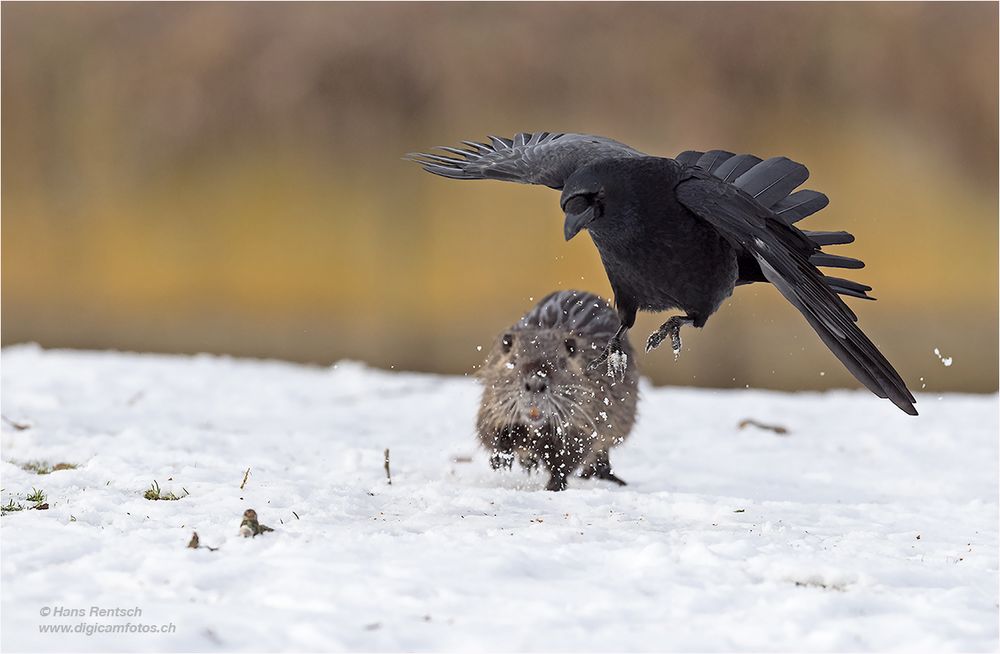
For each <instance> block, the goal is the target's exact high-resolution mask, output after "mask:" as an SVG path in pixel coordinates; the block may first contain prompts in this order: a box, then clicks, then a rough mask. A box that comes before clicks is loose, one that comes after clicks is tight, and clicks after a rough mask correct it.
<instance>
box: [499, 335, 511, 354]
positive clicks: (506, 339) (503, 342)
mask: <svg viewBox="0 0 1000 654" xmlns="http://www.w3.org/2000/svg"><path fill="white" fill-rule="evenodd" d="M513 345H514V335H513V334H504V335H503V336H502V337H501V338H500V346H501V347H502V348H503V351H504V352H510V348H511V347H512V346H513Z"/></svg>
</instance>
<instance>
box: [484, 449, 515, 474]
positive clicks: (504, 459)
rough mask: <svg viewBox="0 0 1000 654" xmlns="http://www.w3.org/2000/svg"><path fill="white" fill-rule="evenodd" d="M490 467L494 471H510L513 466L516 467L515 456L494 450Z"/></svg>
mask: <svg viewBox="0 0 1000 654" xmlns="http://www.w3.org/2000/svg"><path fill="white" fill-rule="evenodd" d="M490 465H491V466H492V467H493V469H494V470H500V469H501V468H506V469H507V470H510V468H511V466H513V465H514V454H513V453H512V452H501V451H499V450H493V456H491V457H490Z"/></svg>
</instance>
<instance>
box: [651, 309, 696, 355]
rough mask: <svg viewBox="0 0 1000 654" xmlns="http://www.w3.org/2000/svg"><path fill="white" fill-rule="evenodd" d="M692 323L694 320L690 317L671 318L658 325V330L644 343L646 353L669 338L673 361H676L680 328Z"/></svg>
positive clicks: (678, 352)
mask: <svg viewBox="0 0 1000 654" xmlns="http://www.w3.org/2000/svg"><path fill="white" fill-rule="evenodd" d="M694 321H695V319H694V318H693V317H691V316H673V317H671V318H670V320H668V321H667V322H665V323H663V324H662V325H660V328H659V329H657V330H656V331H655V332H653V333H652V334H650V335H649V339H648V340H647V341H646V351H647V352H649V351H650V350H652V349H655V348H656V347H658V346H659V345H660V343H662V342H663V341H664V340H665V339H666V338H667V337H668V336H669V337H670V344H671V346H673V350H674V359H676V358H677V357H678V356H680V353H681V327H683V326H684V325H690V324H692V323H694Z"/></svg>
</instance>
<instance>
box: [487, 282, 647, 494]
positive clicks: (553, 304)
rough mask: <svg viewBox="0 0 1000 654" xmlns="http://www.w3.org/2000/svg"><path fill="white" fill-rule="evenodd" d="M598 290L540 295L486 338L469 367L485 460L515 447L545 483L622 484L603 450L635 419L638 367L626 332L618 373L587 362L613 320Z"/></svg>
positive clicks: (551, 486)
mask: <svg viewBox="0 0 1000 654" xmlns="http://www.w3.org/2000/svg"><path fill="white" fill-rule="evenodd" d="M618 325H619V322H618V315H617V314H616V313H615V311H614V310H613V309H612V308H611V306H610V305H608V303H607V302H606V301H604V300H603V299H601V298H599V297H598V296H596V295H593V294H591V293H585V292H582V291H557V292H555V293H551V294H549V295H548V296H546V297H545V298H543V299H542V300H541V301H540V302H539V303H538V304H537V305H535V307H534V308H532V309H531V310H530V311H528V313H526V314H525V315H524V317H523V318H521V320H519V321H518V322H517V323H516V324H515V325H514V326H512V327H511V328H510V329H508V330H507V331H505V332H504V333H503V334H501V335H500V336H499V337H498V338H497V339H496V341H495V342H494V344H493V347H492V349H491V351H490V353H489V356H488V357H487V359H486V361H485V363H484V364H483V367H482V368H481V369H480V370H479V372H478V374H477V376H478V377H479V379H480V380H481V381H482V382H483V385H484V388H483V396H482V400H481V401H480V404H479V416H478V419H477V431H478V434H479V440H480V441H481V442H482V444H483V445H484V446H485V447H486V449H487V450H490V451H491V452H492V457H491V458H490V463H491V465H492V466H493V468H494V469H499V468H502V467H506V468H509V467H511V465H512V464H513V461H514V458H515V456H516V457H517V459H518V462H519V463H520V464H521V465H522V466H524V467H525V468H526V469H528V470H531V469H534V468H537V467H538V466H539V465H544V466H545V468H546V470H548V472H549V475H550V478H549V482H548V484H547V486H546V488H547V489H548V490H553V491H558V490H563V489H565V488H566V479H567V478H568V477H569V476H570V475H572V474H573V473H574V472H576V471H577V470H578V469H579V470H580V476H581V477H584V478H586V477H591V476H594V477H597V478H599V479H607V480H609V481H613V482H616V483H618V484H620V485H624V484H625V482H624V481H622V480H621V479H619V478H618V477H617V476H615V475H614V474H613V473H612V470H611V463H610V461H609V459H608V450H609V449H610V448H611V447H612V446H614V445H618V444H619V443H621V442H622V441H624V440H625V438H626V437H627V436H628V435H629V432H630V431H631V430H632V425H633V424H634V422H635V411H636V401H637V399H638V389H637V382H638V372H637V371H636V365H635V360H634V356H633V353H632V349H631V347H630V346H629V344H628V342H627V341H626V342H625V344H624V349H625V353H626V356H627V359H626V362H625V364H626V367H625V378H624V380H623V381H620V382H619V381H615V380H613V379H611V378H610V377H607V376H606V374H605V367H604V366H600V367H599V368H595V369H591V368H590V364H591V363H592V362H593V361H594V360H595V359H596V358H597V357H598V356H599V355H600V354H601V353H602V352H603V351H604V349H605V348H606V347H607V344H608V341H609V340H610V339H611V337H612V335H614V333H615V331H616V330H617V329H618Z"/></svg>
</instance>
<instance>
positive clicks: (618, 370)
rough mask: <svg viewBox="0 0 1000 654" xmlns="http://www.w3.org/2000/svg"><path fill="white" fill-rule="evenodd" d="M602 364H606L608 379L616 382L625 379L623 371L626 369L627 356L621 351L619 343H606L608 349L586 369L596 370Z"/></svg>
mask: <svg viewBox="0 0 1000 654" xmlns="http://www.w3.org/2000/svg"><path fill="white" fill-rule="evenodd" d="M604 362H607V364H608V373H607V374H608V377H611V378H612V379H614V380H616V381H623V380H624V379H625V370H626V369H627V368H628V355H627V354H625V351H624V350H623V349H622V345H621V342H620V341H617V340H612V341H611V342H610V343H608V347H607V348H606V349H605V350H604V352H601V354H600V356H598V357H597V358H596V359H594V360H593V362H591V364H590V365H589V366H588V368H589V369H590V370H597V369H598V368H600V367H601V365H603V364H604Z"/></svg>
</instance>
